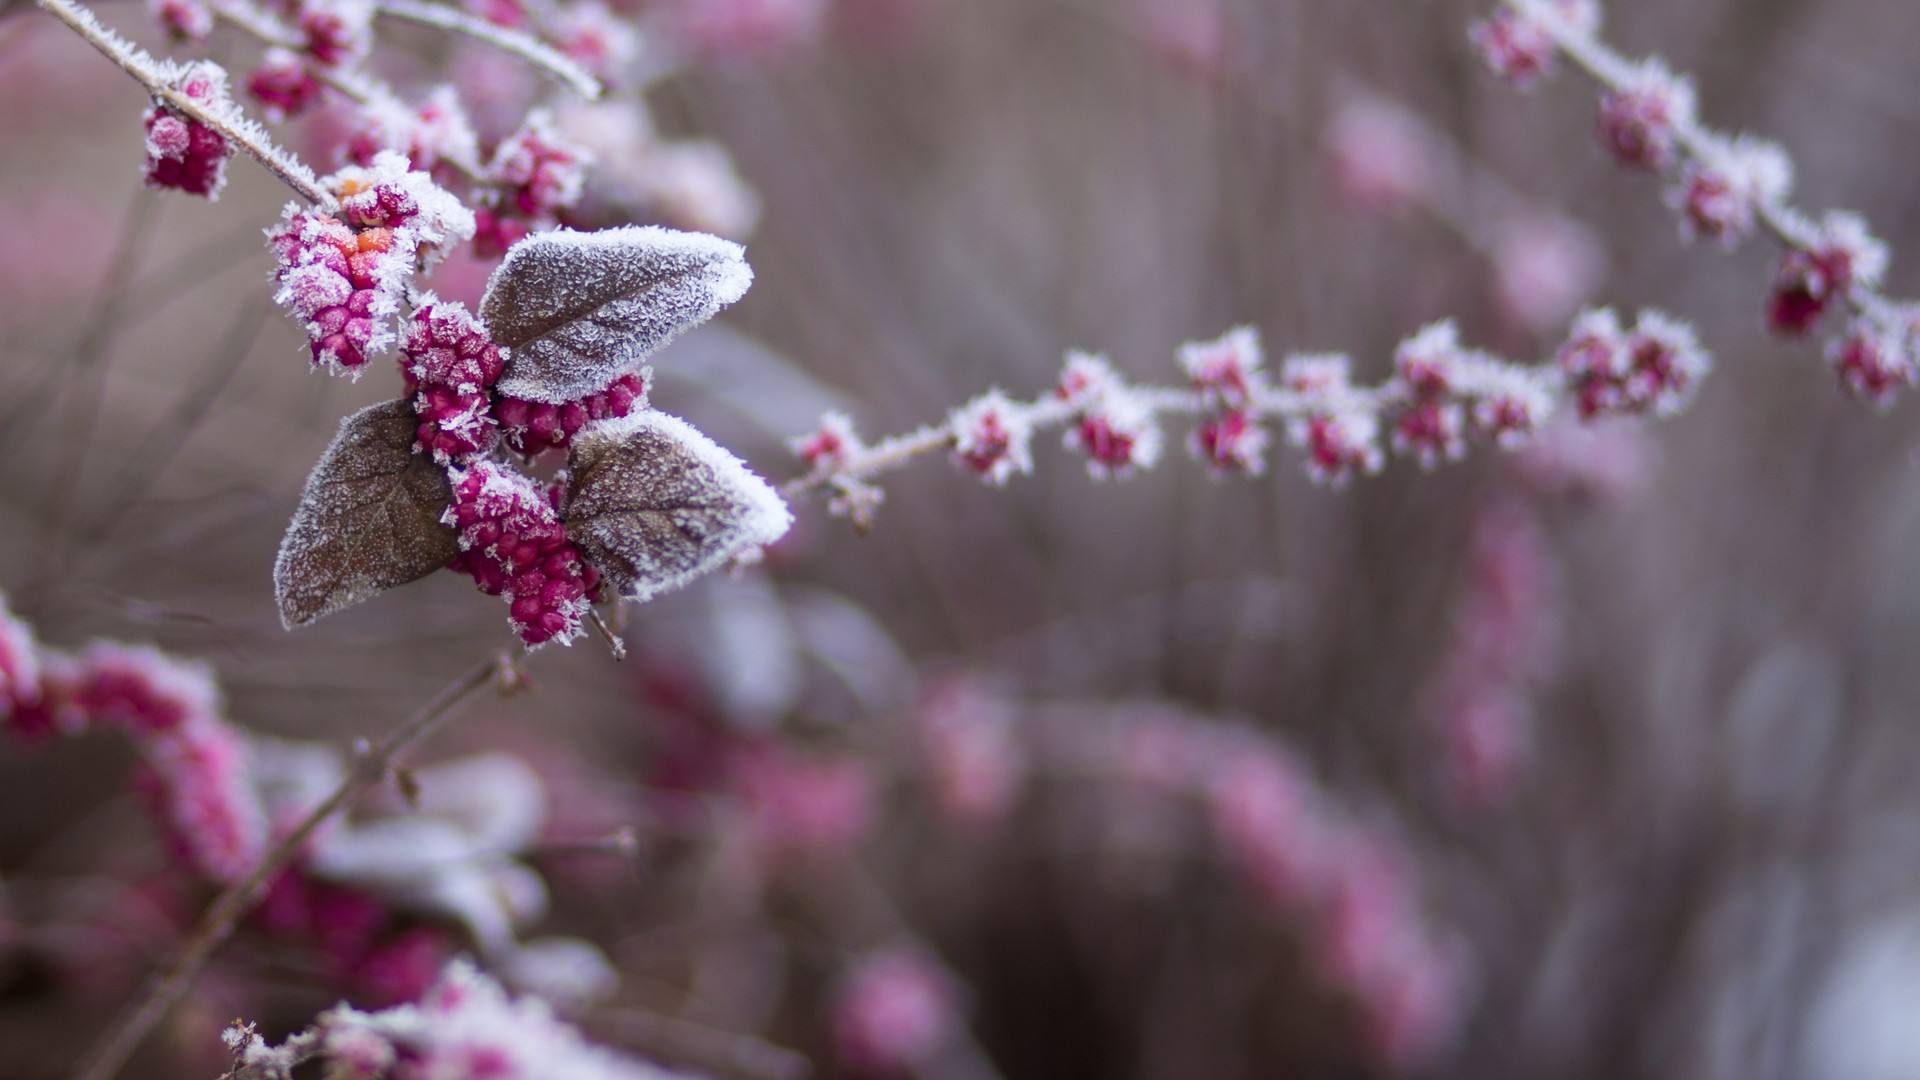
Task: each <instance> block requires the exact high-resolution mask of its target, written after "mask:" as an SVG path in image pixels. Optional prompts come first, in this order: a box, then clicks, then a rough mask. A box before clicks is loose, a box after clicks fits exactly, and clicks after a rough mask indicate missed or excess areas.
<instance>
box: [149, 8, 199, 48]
mask: <svg viewBox="0 0 1920 1080" xmlns="http://www.w3.org/2000/svg"><path fill="white" fill-rule="evenodd" d="M147 10H148V11H149V12H150V13H151V14H152V15H153V18H154V21H155V22H158V23H159V24H160V28H161V29H162V30H165V31H166V32H167V37H168V38H170V39H172V40H174V41H199V40H200V39H201V38H204V37H206V36H207V35H208V34H211V33H213V11H212V10H211V9H209V8H208V7H207V5H205V4H203V3H201V2H200V0H148V2H147Z"/></svg>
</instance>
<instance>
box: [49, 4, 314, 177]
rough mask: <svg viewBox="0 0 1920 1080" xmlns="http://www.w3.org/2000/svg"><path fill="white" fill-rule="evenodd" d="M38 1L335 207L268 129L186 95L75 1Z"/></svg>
mask: <svg viewBox="0 0 1920 1080" xmlns="http://www.w3.org/2000/svg"><path fill="white" fill-rule="evenodd" d="M38 3H39V4H40V8H41V10H43V11H45V12H46V13H47V14H49V15H52V16H53V17H54V18H56V19H59V20H60V21H61V22H63V23H65V24H66V25H67V28H68V29H70V30H72V31H73V32H74V33H76V34H78V35H80V37H81V38H82V39H84V40H85V41H86V42H87V44H89V45H92V46H93V47H94V48H95V49H97V50H99V51H100V54H101V55H102V56H105V57H106V58H107V59H109V60H111V61H113V62H114V63H115V64H117V65H119V67H120V70H122V71H124V72H126V73H127V74H128V75H130V76H132V77H133V80H134V81H135V82H137V83H139V84H140V85H141V86H143V87H145V88H146V90H147V93H149V94H151V95H153V97H154V99H155V100H157V101H159V102H161V103H162V104H164V105H166V107H167V108H169V109H171V110H173V111H174V112H176V113H179V114H180V115H182V116H186V117H189V118H191V119H192V120H194V121H195V122H197V123H201V124H204V125H206V126H207V127H209V128H211V129H213V131H214V132H215V133H216V134H218V135H219V136H220V137H221V138H223V139H225V140H227V142H228V143H229V144H231V145H233V146H237V147H239V148H240V149H242V150H245V151H246V152H247V155H248V156H249V157H251V158H253V159H254V160H255V161H258V162H259V163H260V164H261V165H263V166H265V167H266V169H267V171H268V172H271V173H272V174H273V175H275V176H277V177H279V178H280V180H281V181H282V182H283V183H285V184H286V185H287V186H288V187H290V188H292V189H293V190H294V191H296V192H298V193H299V195H300V197H301V198H303V199H305V200H307V201H308V202H310V203H313V204H314V205H315V206H318V207H321V208H322V209H326V210H331V209H333V207H334V201H333V196H331V195H329V194H327V192H326V190H325V189H324V188H322V187H321V186H320V181H319V180H317V179H315V178H314V175H313V171H312V170H311V169H308V168H307V167H306V166H305V165H302V164H301V163H300V161H299V159H298V158H295V157H294V156H293V155H292V154H290V153H288V152H287V151H285V150H282V149H281V148H280V147H278V146H276V145H274V143H273V140H272V139H271V138H270V137H268V135H267V133H266V130H265V129H264V128H262V127H261V126H260V125H259V124H256V123H254V122H253V121H251V120H249V119H247V118H246V116H245V115H244V114H243V113H241V112H240V111H239V110H238V109H234V110H232V111H231V112H227V111H225V110H218V109H209V108H207V107H206V106H205V105H203V104H201V103H200V102H197V101H195V100H193V99H192V98H190V97H188V96H187V95H186V94H185V93H182V92H181V91H180V90H179V89H178V88H176V87H175V86H173V84H172V80H171V79H170V78H169V75H168V72H167V70H166V67H165V66H163V65H162V64H161V62H160V61H158V60H155V59H154V58H153V57H152V56H150V55H148V54H147V52H146V50H144V49H142V48H140V47H139V46H137V45H135V44H133V43H132V42H130V41H128V40H127V39H125V38H123V37H121V36H120V35H119V34H116V33H114V32H113V31H112V30H109V29H107V28H106V27H105V26H103V25H101V23H100V20H99V19H97V18H95V17H94V15H93V12H91V11H89V10H87V9H86V8H84V7H82V6H81V5H79V4H77V3H74V2H73V0H38Z"/></svg>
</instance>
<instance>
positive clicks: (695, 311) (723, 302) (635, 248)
mask: <svg viewBox="0 0 1920 1080" xmlns="http://www.w3.org/2000/svg"><path fill="white" fill-rule="evenodd" d="M752 283H753V271H752V270H751V269H749V268H748V266H747V261H746V255H745V251H744V250H743V249H742V248H741V247H740V245H738V244H735V243H733V242H731V241H727V240H722V239H719V238H718V237H714V236H707V235H705V234H703V233H684V232H674V231H672V230H669V229H662V228H659V227H657V226H644V227H639V226H636V227H628V228H622V229H603V230H601V231H599V232H591V233H583V232H573V231H571V230H567V229H561V230H557V231H554V232H548V233H537V234H535V235H533V236H529V237H527V238H526V239H524V240H522V241H520V242H519V243H517V244H515V245H514V246H513V248H512V250H510V251H508V252H507V257H506V259H505V260H504V261H502V262H501V264H500V266H499V268H498V269H496V270H495V271H494V272H493V276H492V277H491V278H490V279H489V280H488V282H487V292H486V296H485V297H484V298H483V299H482V300H481V302H480V313H481V316H482V318H483V319H485V321H486V324H487V329H488V330H489V331H491V332H492V334H493V339H494V341H496V342H498V343H499V344H500V345H502V346H504V347H506V349H507V350H508V355H507V368H506V375H505V377H504V378H503V379H502V380H501V382H500V390H501V392H502V393H504V394H508V395H511V396H513V397H518V398H526V399H529V400H532V401H545V402H563V401H572V400H575V399H578V398H581V397H584V396H586V395H588V394H591V393H593V392H595V391H597V390H600V389H602V388H603V387H605V386H606V385H607V384H608V383H610V382H612V381H613V379H614V378H615V377H616V376H618V375H620V374H621V373H623V372H626V371H629V370H631V369H632V368H633V367H634V366H635V365H637V364H638V363H639V362H640V361H642V360H644V359H645V358H646V357H647V356H648V355H649V354H651V353H652V352H654V351H655V350H656V349H659V348H660V347H661V346H663V345H665V344H667V342H669V341H671V340H673V339H674V338H675V337H676V336H678V335H679V334H680V333H681V332H683V331H685V330H688V329H691V328H692V327H694V326H697V325H699V324H700V323H702V322H705V321H706V320H708V319H710V318H712V317H713V315H714V313H715V312H717V311H719V310H720V309H721V308H723V307H725V306H727V305H728V304H731V303H733V302H734V301H736V300H738V299H740V297H741V296H743V295H745V293H746V291H747V287H748V286H749V285H751V284H752Z"/></svg>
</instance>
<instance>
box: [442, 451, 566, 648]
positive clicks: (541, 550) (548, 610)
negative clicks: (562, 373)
mask: <svg viewBox="0 0 1920 1080" xmlns="http://www.w3.org/2000/svg"><path fill="white" fill-rule="evenodd" d="M448 479H449V480H450V481H451V483H452V487H453V502H452V504H451V505H450V506H448V507H447V512H446V519H445V520H446V523H447V524H448V525H450V526H452V527H453V528H454V530H455V531H456V532H457V533H458V535H459V539H460V554H459V556H458V557H456V558H455V559H454V562H453V568H454V569H455V570H458V571H460V572H462V573H465V574H467V575H469V576H470V577H472V578H473V580H474V582H475V583H476V584H478V585H479V587H480V590H481V591H482V592H484V593H487V594H488V595H490V596H504V597H505V598H506V601H507V608H508V616H507V617H508V620H509V621H510V622H511V623H512V624H513V629H514V632H515V633H517V634H519V635H520V640H522V641H524V642H526V643H527V644H528V645H540V644H543V643H545V642H547V641H551V640H553V639H555V638H558V639H560V640H562V641H571V640H572V639H573V638H575V637H577V636H579V634H580V632H581V628H582V626H583V625H584V623H585V619H586V617H587V612H588V610H589V609H590V608H591V607H592V600H593V597H594V596H595V595H596V593H597V592H598V590H599V585H600V574H599V572H598V571H596V570H595V569H594V568H593V567H592V565H590V564H589V563H588V562H587V560H586V558H585V557H584V556H582V555H581V553H580V549H579V548H577V547H575V546H574V545H573V542H572V541H570V540H568V539H567V530H566V527H565V526H564V525H563V524H561V521H560V514H559V510H558V508H557V506H556V505H555V502H556V499H555V497H554V496H552V495H549V494H546V493H542V492H541V491H540V489H539V488H537V487H535V486H534V484H533V481H531V480H528V479H527V478H526V477H525V476H522V475H520V474H519V473H517V472H514V471H513V470H511V469H507V468H504V467H502V466H500V465H498V464H495V463H493V462H490V461H485V460H480V461H475V462H473V463H472V464H471V465H469V466H467V467H465V468H458V467H456V468H454V469H451V470H449V472H448Z"/></svg>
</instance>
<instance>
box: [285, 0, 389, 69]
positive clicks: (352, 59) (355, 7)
mask: <svg viewBox="0 0 1920 1080" xmlns="http://www.w3.org/2000/svg"><path fill="white" fill-rule="evenodd" d="M292 13H293V21H294V25H295V26H297V27H298V28H299V31H300V36H301V38H302V41H303V43H304V45H305V48H306V53H307V55H308V56H311V57H313V59H314V60H315V61H316V62H318V63H320V64H322V65H325V66H326V67H335V68H337V67H348V66H351V65H353V64H357V63H359V62H360V61H361V60H364V59H365V58H366V56H367V54H368V53H369V52H372V51H373V3H372V2H371V0H298V2H297V3H295V4H293V5H292Z"/></svg>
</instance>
